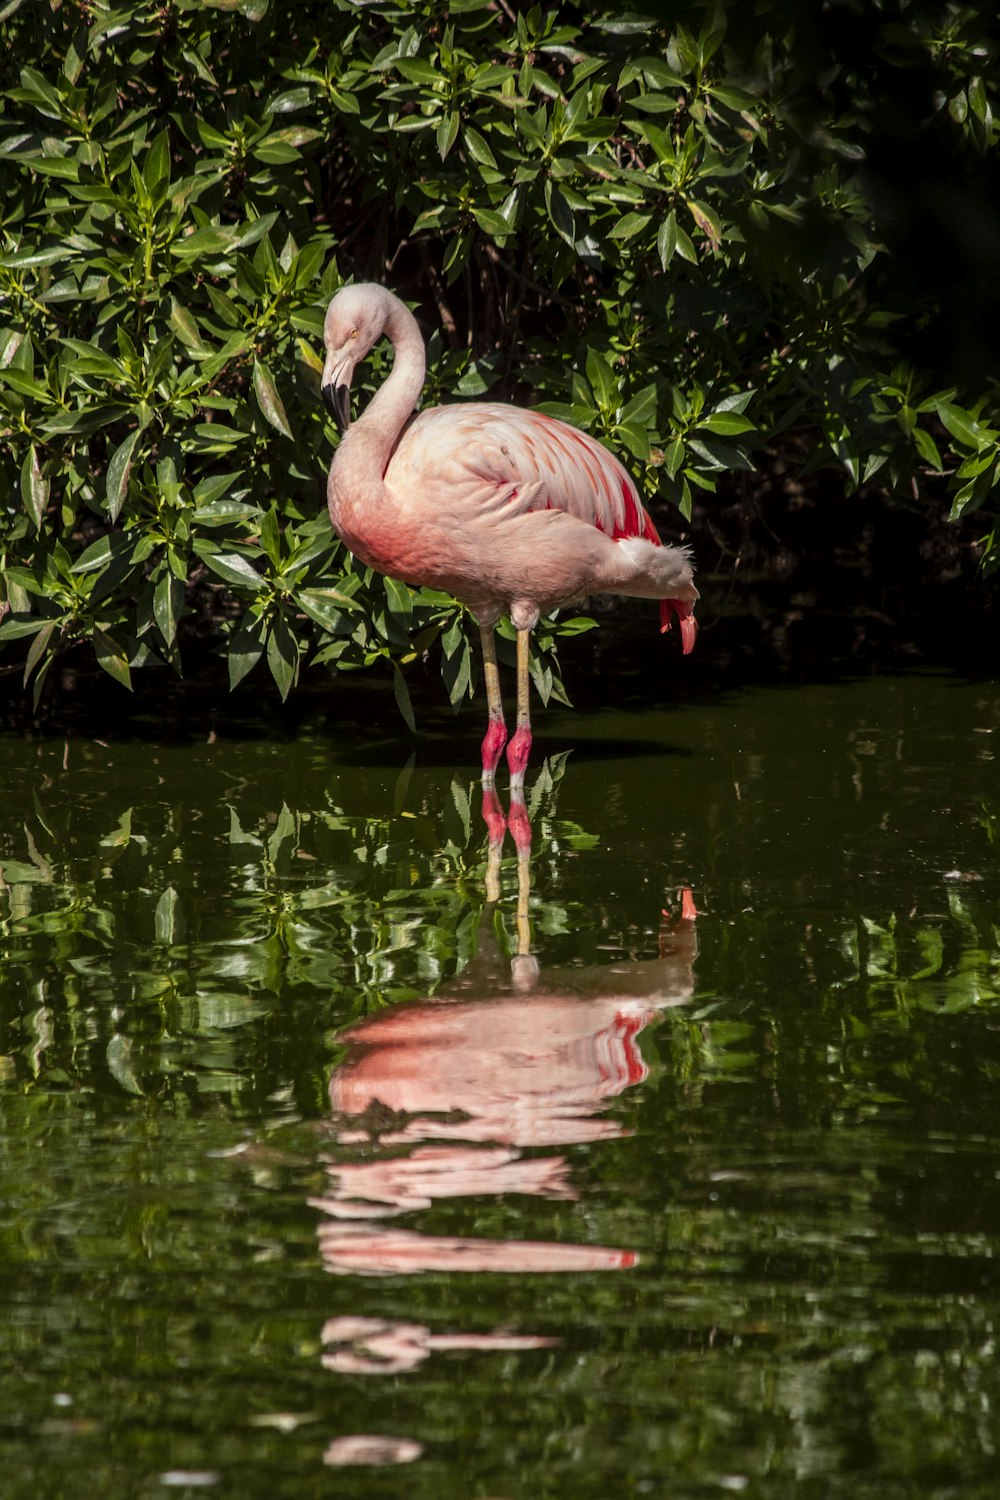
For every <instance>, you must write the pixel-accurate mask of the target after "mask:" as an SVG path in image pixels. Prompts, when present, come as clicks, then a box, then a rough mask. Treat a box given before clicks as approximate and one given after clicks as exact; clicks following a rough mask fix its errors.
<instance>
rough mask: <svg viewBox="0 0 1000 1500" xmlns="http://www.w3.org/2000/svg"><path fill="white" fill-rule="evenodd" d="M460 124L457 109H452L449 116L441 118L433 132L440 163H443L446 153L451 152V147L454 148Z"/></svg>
mask: <svg viewBox="0 0 1000 1500" xmlns="http://www.w3.org/2000/svg"><path fill="white" fill-rule="evenodd" d="M460 124H461V116H460V115H459V113H458V110H457V109H453V110H452V111H451V113H450V114H447V115H443V116H442V117H441V121H440V123H439V125H438V127H437V130H436V131H435V132H434V136H435V140H436V142H437V149H438V155H439V156H440V158H441V160H442V161H444V159H445V157H446V156H447V155H448V152H449V151H450V150H451V148H452V146H454V144H455V142H456V140H457V139H458V127H459V125H460Z"/></svg>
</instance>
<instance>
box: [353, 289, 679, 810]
mask: <svg viewBox="0 0 1000 1500" xmlns="http://www.w3.org/2000/svg"><path fill="white" fill-rule="evenodd" d="M383 334H384V335H386V336H387V337H388V338H389V340H390V341H391V342H392V344H393V345H394V347H395V351H396V357H395V362H394V366H393V370H392V373H391V375H390V376H389V378H388V380H387V381H386V382H385V384H384V385H383V387H382V388H381V390H380V391H379V392H378V393H377V395H376V396H375V398H374V400H373V401H372V402H371V403H370V405H369V406H368V408H367V410H366V411H365V412H364V413H363V414H362V415H361V417H360V418H359V419H358V421H357V422H355V423H354V424H353V425H351V426H349V427H348V430H347V431H346V432H345V435H344V437H343V438H342V440H341V443H340V446H339V448H338V449H337V452H336V454H335V455H334V459H333V463H332V465H331V467H330V475H329V481H328V486H327V498H328V503H329V510H330V520H331V522H332V524H333V527H334V530H335V531H336V532H337V534H338V535H339V536H340V537H341V539H342V540H343V541H344V543H345V544H346V546H348V547H349V548H350V550H351V551H352V552H353V553H354V554H355V555H356V556H357V557H358V558H360V560H361V561H362V562H363V563H365V564H366V565H367V566H369V567H373V568H376V569H378V571H379V572H381V573H386V574H389V575H390V576H391V577H394V578H398V579H401V580H402V581H403V582H405V583H409V584H414V585H423V586H427V587H430V588H436V589H442V590H444V591H446V592H447V593H450V594H452V595H454V597H455V598H456V599H459V600H460V601H461V602H462V603H463V604H465V605H466V606H467V607H468V608H469V610H470V611H471V612H472V613H473V614H474V615H475V617H476V619H477V620H478V622H479V625H480V629H481V632H482V636H483V649H484V657H485V664H486V679H487V695H488V698H489V703H490V727H489V729H488V731H487V736H486V739H485V740H484V742H483V772H484V779H486V780H491V779H492V775H493V772H494V770H495V767H496V764H497V761H498V760H499V756H500V752H501V750H502V748H503V745H504V743H505V741H506V727H505V725H504V722H503V713H502V708H501V707H500V704H499V683H498V679H497V678H496V660H495V656H494V655H493V649H492V632H493V626H494V625H495V624H496V622H497V620H498V619H500V618H501V616H502V615H505V614H509V615H510V617H511V620H512V622H513V624H514V626H515V628H516V629H517V631H518V647H519V692H518V699H519V703H518V730H517V733H516V734H515V736H514V738H513V740H512V741H511V744H510V746H509V747H508V763H509V764H510V767H511V774H512V780H515V781H519V780H521V779H523V774H524V764H525V763H526V761H527V751H528V747H529V746H530V739H531V735H530V722H529V719H528V710H527V632H528V631H530V630H531V628H532V627H533V626H534V625H535V623H536V622H537V620H538V618H539V616H540V615H542V614H546V613H548V612H549V611H550V610H552V609H555V608H557V607H559V606H561V605H565V604H569V603H572V602H574V601H576V600H578V599H581V598H584V597H585V596H586V595H588V594H592V593H603V592H611V593H618V594H626V595H632V596H636V597H639V598H649V599H658V600H659V601H660V612H661V621H662V628H663V629H664V630H666V629H668V628H669V624H670V619H671V615H672V614H676V615H677V616H678V619H679V622H680V629H681V638H682V645H683V649H684V651H685V652H687V651H690V650H691V649H692V647H693V645H694V640H695V629H696V627H695V621H694V615H693V607H694V601H695V600H696V599H697V597H698V591H697V589H696V588H695V586H694V583H693V580H692V571H691V564H690V560H689V557H688V553H687V552H686V551H685V550H684V549H683V548H678V547H665V546H663V545H662V543H661V542H660V538H659V537H658V536H657V533H656V529H655V527H654V526H653V523H652V521H651V520H650V518H649V516H648V515H647V514H646V511H645V510H644V509H643V506H642V504H641V502H640V499H639V494H638V491H637V490H636V487H635V485H634V483H633V481H632V479H631V478H630V476H629V475H628V473H627V472H626V470H625V469H624V468H623V467H622V465H621V464H620V463H619V462H618V460H617V459H616V458H615V457H614V455H613V454H611V453H609V452H608V450H607V449H606V448H604V447H603V446H602V445H601V444H600V443H598V442H596V441H595V440H594V439H593V438H592V437H590V436H588V435H587V434H586V433H584V432H580V431H579V430H578V429H577V428H575V427H572V426H570V424H569V423H567V422H561V421H558V420H556V419H555V418H553V417H548V416H545V415H543V414H542V413H540V412H535V411H529V410H526V409H524V408H523V407H516V406H505V405H502V404H500V403H498V402H491V401H476V402H465V403H456V404H455V405H453V406H436V407H432V408H430V409H429V410H427V411H424V412H421V413H420V414H419V415H416V416H415V415H414V414H413V412H414V407H415V405H416V401H417V398H418V396H419V393H420V390H421V387H422V385H423V379H424V346H423V340H422V338H421V336H420V331H419V329H418V327H417V324H416V320H415V319H414V318H413V316H412V314H411V313H410V312H409V311H408V309H407V308H406V307H405V306H404V304H403V303H402V302H400V301H399V299H398V298H396V297H394V296H393V295H392V293H390V292H387V291H386V290H385V288H383V287H380V286H374V285H359V286H351V287H344V288H342V289H341V291H339V292H338V293H337V295H336V296H335V297H334V299H333V301H332V302H331V303H330V307H329V309H328V311H327V316H326V326H325V343H326V364H325V367H324V374H323V393H324V397H325V398H326V399H327V400H328V402H329V404H330V406H331V409H332V410H334V413H335V415H339V417H340V418H341V420H342V421H343V422H344V424H345V425H346V424H347V421H348V413H349V404H348V403H349V394H348V393H349V387H350V379H351V375H352V374H353V370H354V368H355V366H356V365H357V364H358V363H359V362H360V360H361V359H363V358H364V356H365V354H367V352H368V350H369V349H370V348H371V347H372V345H373V344H374V343H375V342H376V341H377V340H378V339H379V338H380V337H381V336H382V335H383ZM487 633H488V634H487ZM522 640H523V642H524V647H523V655H524V662H523V668H524V669H523V673H522V672H521V671H520V667H521V655H522ZM491 667H492V670H491ZM522 676H523V679H524V681H523V684H522V681H521V678H522ZM522 688H523V691H522ZM522 699H523V701H522Z"/></svg>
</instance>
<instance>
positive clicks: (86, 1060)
mask: <svg viewBox="0 0 1000 1500" xmlns="http://www.w3.org/2000/svg"><path fill="white" fill-rule="evenodd" d="M477 732H478V723H477V721H476V719H475V717H471V718H468V719H466V718H463V719H461V720H460V721H459V722H458V724H457V727H456V724H455V723H454V721H451V720H450V719H447V720H446V719H444V718H437V717H432V718H431V721H430V723H429V727H428V732H427V733H426V734H425V735H424V737H423V738H422V739H421V740H419V741H418V742H417V743H416V745H414V744H413V743H411V742H410V741H409V740H408V738H407V737H406V736H405V734H397V732H396V726H395V721H394V720H393V718H392V710H391V708H387V707H385V706H384V705H381V704H376V705H375V706H374V708H372V709H371V711H369V710H368V709H366V710H365V712H364V713H363V714H362V715H361V716H360V718H359V719H358V720H356V721H355V722H353V723H351V724H348V725H345V724H344V723H338V722H337V721H336V720H335V719H334V717H333V714H332V711H331V712H330V713H319V712H317V713H316V714H315V715H312V716H310V715H307V716H306V718H305V720H304V722H303V723H301V724H300V725H299V726H298V728H297V729H296V731H295V732H294V733H287V732H286V733H281V732H278V731H277V730H275V729H273V728H272V729H268V728H267V727H266V725H265V726H262V725H261V724H255V723H253V722H250V721H244V722H242V723H241V724H239V725H237V724H236V723H235V722H231V723H229V724H228V725H227V721H226V719H225V718H224V717H223V715H222V714H221V713H220V714H219V716H218V718H217V720H216V721H215V724H214V728H213V729H212V730H211V732H209V731H208V728H207V726H205V727H203V728H199V726H198V725H196V724H189V725H187V726H186V727H182V728H181V730H180V731H179V732H174V733H173V735H172V737H171V738H170V739H166V738H163V737H162V735H161V734H160V733H158V732H157V726H156V725H155V724H152V725H151V724H148V723H140V722H138V721H137V722H136V723H135V724H134V725H133V726H132V728H131V730H130V731H128V732H125V733H117V734H115V735H114V736H113V737H109V738H108V739H107V740H106V741H105V742H104V743H101V742H99V741H98V740H96V739H92V738H86V737H84V736H82V735H79V734H73V735H70V736H68V737H55V736H46V735H37V734H28V735H23V736H17V735H13V734H9V735H7V736H5V737H4V738H3V740H2V741H0V757H2V767H3V774H2V783H0V807H2V819H0V867H2V872H3V882H2V886H0V945H2V967H0V1149H2V1153H3V1156H2V1162H3V1165H2V1176H0V1181H2V1184H3V1194H2V1196H3V1203H4V1212H3V1216H2V1220H0V1236H2V1254H3V1265H4V1286H3V1292H2V1296H3V1301H4V1313H3V1318H2V1321H0V1370H2V1373H0V1464H2V1472H3V1474H4V1485H3V1490H4V1494H5V1495H7V1494H9V1495H12V1496H22V1495H23V1496H28V1495H31V1496H37V1495H40V1494H43V1495H46V1496H58V1495H74V1496H75V1495H95V1494H99V1495H103V1496H105V1497H107V1500H117V1497H119V1496H121V1497H133V1496H146V1495H159V1494H167V1493H170V1492H175V1493H177V1492H179V1493H185V1492H188V1493H200V1492H202V1491H203V1490H204V1491H206V1492H208V1493H212V1494H217V1495H233V1496H237V1495H239V1496H257V1495H259V1496H261V1497H264V1496H289V1497H292V1496H296V1497H298V1496H312V1495H317V1496H319V1495H324V1496H326V1495H329V1494H331V1493H335V1494H340V1495H346V1496H352V1497H354V1496H358V1497H367V1496H373V1497H374V1496H389V1495H396V1494H405V1495H407V1496H415V1497H424V1496H426V1497H427V1500H431V1497H434V1500H438V1497H443V1500H448V1497H452V1496H454V1497H455V1500H459V1497H467V1496H477V1495H478V1496H483V1497H486V1496H492V1497H509V1500H519V1497H524V1500H529V1497H530V1500H534V1497H538V1496H552V1497H559V1500H562V1497H567V1500H568V1497H570V1496H574V1497H576V1496H583V1497H591V1496H592V1497H594V1500H597V1497H606V1496H609V1495H619V1494H622V1495H632V1494H635V1495H642V1494H651V1495H669V1496H672V1497H673V1496H678V1497H680V1496H689V1495H690V1496H701V1495H710V1494H717V1493H720V1492H737V1493H742V1494H747V1495H751V1496H753V1495H761V1496H764V1495H766V1496H768V1497H772V1496H774V1497H781V1496H785V1495H788V1496H793V1495H794V1496H796V1497H799V1496H803V1495H817V1496H820V1495H822V1496H827V1495H829V1496H841V1495H843V1496H845V1497H847V1496H850V1497H851V1500H857V1497H859V1496H860V1497H865V1496H871V1497H873V1500H874V1497H876V1496H878V1497H879V1500H884V1497H889V1500H897V1497H898V1500H904V1497H906V1500H909V1497H917V1496H920V1497H924V1496H940V1497H942V1500H943V1497H945V1496H948V1497H954V1496H961V1497H963V1500H965V1497H978V1496H983V1497H985V1496H987V1495H992V1494H993V1493H995V1474H996V1469H997V1463H998V1458H997V1453H996V1446H997V1442H998V1423H997V1409H998V1402H1000V1375H998V1368H1000V1366H998V1359H997V1351H996V1328H995V1325H996V1321H997V1317H998V1313H1000V1285H998V1281H997V1274H996V1255H997V1249H998V1246H1000V1129H998V1126H997V1118H998V1107H997V1106H998V1089H1000V956H998V949H1000V943H998V929H1000V869H998V857H997V848H998V837H1000V828H998V819H1000V793H998V778H997V770H998V766H997V758H996V757H997V750H998V746H997V739H998V736H1000V703H998V697H997V694H996V690H995V685H990V684H975V683H966V682H962V681H960V680H959V679H957V678H955V677H951V676H948V675H945V674H938V675H934V674H932V675H913V676H907V677H898V678H881V679H868V680H862V681H854V682H847V683H838V684H833V685H812V686H800V687H796V688H780V687H771V688H758V689H744V690H739V691H733V692H730V693H724V692H723V693H719V694H716V695H713V696H710V697H708V698H707V699H705V700H703V701H698V700H693V701H689V702H686V703H683V704H680V703H676V704H674V705H673V706H670V705H666V706H662V707H657V706H653V707H646V708H644V709H641V710H640V709H638V708H636V709H635V710H634V711H632V712H625V711H622V710H617V711H607V712H604V713H600V712H595V713H591V714H576V715H574V714H570V713H566V712H552V713H550V714H549V715H548V716H547V717H546V719H545V721H544V725H543V728H542V732H541V734H540V736H539V746H538V750H539V753H538V760H537V764H536V766H535V770H534V773H533V774H529V779H528V785H529V797H528V803H529V808H528V810H529V813H530V817H531V824H532V844H531V857H530V860H521V861H519V860H518V859H517V857H516V851H515V848H514V845H513V842H512V841H511V840H510V838H508V839H507V841H506V842H505V844H504V846H503V849H502V851H499V862H498V852H497V851H494V859H493V862H492V865H490V862H489V860H488V848H487V844H488V839H487V828H486V825H485V823H484V822H483V819H482V816H481V806H480V792H479V789H478V787H477V785H476V781H475V778H474V775H473V771H474V768H475V764H476V739H477ZM503 797H504V800H506V792H504V793H503ZM487 889H489V891H490V893H491V894H492V895H494V896H495V897H496V899H495V900H492V901H488V900H487ZM695 913H697V915H695ZM334 1471H335V1472H334Z"/></svg>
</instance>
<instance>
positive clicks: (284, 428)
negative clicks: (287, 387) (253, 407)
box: [253, 359, 292, 438]
mask: <svg viewBox="0 0 1000 1500" xmlns="http://www.w3.org/2000/svg"><path fill="white" fill-rule="evenodd" d="M253 389H254V395H255V396H256V397H257V404H258V405H259V407H260V409H261V411H262V412H263V413H264V416H265V417H266V418H267V420H268V421H269V422H270V424H271V426H272V427H273V428H275V429H276V431H278V432H280V433H281V435H282V436H283V437H287V438H290V437H292V429H291V428H290V427H289V425H288V417H287V415H286V414H285V407H284V404H283V402H282V400H281V397H280V396H279V395H278V388H277V386H276V385H275V383H274V378H273V376H272V375H271V372H270V370H269V369H268V368H267V365H266V364H265V363H264V361H263V360H262V359H255V360H254V362H253Z"/></svg>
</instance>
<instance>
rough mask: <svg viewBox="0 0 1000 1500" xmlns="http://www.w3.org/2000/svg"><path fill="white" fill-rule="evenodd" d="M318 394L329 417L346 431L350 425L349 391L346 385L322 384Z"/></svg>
mask: <svg viewBox="0 0 1000 1500" xmlns="http://www.w3.org/2000/svg"><path fill="white" fill-rule="evenodd" d="M320 395H321V396H322V397H323V402H324V404H325V406H326V408H327V410H328V411H329V413H330V415H331V417H332V418H333V420H334V421H335V422H336V424H337V426H338V427H339V428H340V431H341V432H346V431H347V429H348V427H349V426H350V425H351V392H350V387H349V386H346V385H334V384H333V383H331V384H330V385H324V386H321V387H320Z"/></svg>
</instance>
